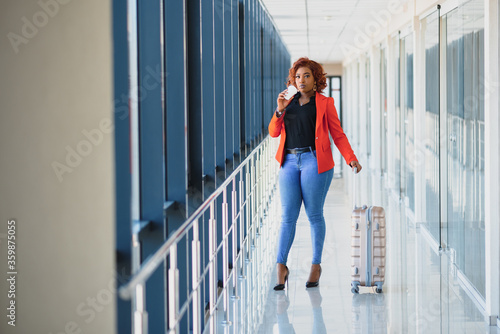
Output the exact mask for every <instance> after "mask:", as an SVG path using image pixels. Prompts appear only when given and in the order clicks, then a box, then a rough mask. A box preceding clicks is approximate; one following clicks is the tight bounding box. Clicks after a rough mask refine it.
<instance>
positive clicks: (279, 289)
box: [274, 266, 290, 291]
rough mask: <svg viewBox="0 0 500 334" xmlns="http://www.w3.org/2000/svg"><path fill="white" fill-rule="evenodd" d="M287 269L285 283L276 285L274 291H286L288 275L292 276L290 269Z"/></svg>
mask: <svg viewBox="0 0 500 334" xmlns="http://www.w3.org/2000/svg"><path fill="white" fill-rule="evenodd" d="M285 268H286V275H285V281H284V282H283V284H276V285H275V286H274V291H281V290H284V289H285V284H287V281H288V275H289V274H290V270H288V267H287V266H285Z"/></svg>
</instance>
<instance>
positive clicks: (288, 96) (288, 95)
mask: <svg viewBox="0 0 500 334" xmlns="http://www.w3.org/2000/svg"><path fill="white" fill-rule="evenodd" d="M295 94H297V88H295V86H293V85H290V86H288V89H287V90H286V94H285V99H287V100H290V99H291V98H292V97H293V96H294V95H295Z"/></svg>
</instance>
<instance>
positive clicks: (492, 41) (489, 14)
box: [484, 0, 500, 325]
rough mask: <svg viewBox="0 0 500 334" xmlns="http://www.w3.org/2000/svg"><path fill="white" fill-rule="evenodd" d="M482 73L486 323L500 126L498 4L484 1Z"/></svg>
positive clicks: (492, 304) (492, 291) (499, 278)
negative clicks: (483, 83) (483, 93)
mask: <svg viewBox="0 0 500 334" xmlns="http://www.w3.org/2000/svg"><path fill="white" fill-rule="evenodd" d="M484 13H485V29H484V32H485V35H484V42H485V43H484V45H485V50H484V51H485V52H484V74H485V78H484V80H485V105H484V107H485V143H484V146H485V170H484V173H485V194H484V197H485V236H486V238H485V239H486V240H485V241H486V259H485V264H486V313H487V314H488V315H489V316H490V324H491V325H495V324H496V323H497V317H498V315H499V313H500V312H499V311H500V310H499V308H500V291H499V285H500V273H499V270H500V268H499V266H500V248H499V240H500V229H499V217H500V206H499V205H498V203H499V202H500V196H499V191H500V190H499V189H500V182H499V176H498V166H499V163H500V159H499V157H500V150H499V145H498V143H499V142H500V140H499V139H500V137H499V133H500V126H499V116H498V111H499V99H498V93H499V90H498V84H499V79H500V78H499V73H498V57H499V52H498V47H499V41H498V37H499V36H498V29H499V23H498V20H499V17H498V2H497V0H485V7H484Z"/></svg>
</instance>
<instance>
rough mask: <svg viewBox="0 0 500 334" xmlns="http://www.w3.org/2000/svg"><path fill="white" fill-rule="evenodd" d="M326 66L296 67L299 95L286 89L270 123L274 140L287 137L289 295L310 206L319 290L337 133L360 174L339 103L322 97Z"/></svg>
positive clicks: (283, 154)
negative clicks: (292, 258) (301, 223)
mask: <svg viewBox="0 0 500 334" xmlns="http://www.w3.org/2000/svg"><path fill="white" fill-rule="evenodd" d="M325 74H326V73H324V71H323V67H322V66H321V65H320V64H318V63H317V62H315V61H312V60H309V59H308V58H300V59H298V60H297V61H296V62H295V63H294V64H293V66H292V68H290V71H289V76H288V82H287V86H290V85H294V86H295V87H296V88H297V89H298V92H297V93H296V94H295V95H294V97H293V98H291V99H290V100H288V101H287V100H286V99H285V93H286V90H284V91H283V92H281V93H280V94H279V96H278V100H277V102H278V107H277V108H276V110H275V113H274V115H273V118H272V119H271V122H270V124H269V134H270V135H271V137H278V136H281V139H280V145H279V148H278V152H277V154H276V160H278V162H279V163H280V166H281V170H280V173H279V184H280V194H281V203H282V217H281V228H280V234H279V241H278V257H277V271H278V284H277V285H276V286H275V287H274V290H283V289H284V288H285V283H286V281H287V279H288V275H289V270H288V267H287V266H286V262H287V258H288V252H289V251H290V247H291V246H292V242H293V239H294V237H295V226H296V223H297V218H298V217H299V212H300V207H301V205H302V202H304V207H305V209H306V213H307V217H308V218H309V223H310V225H311V238H312V245H313V258H312V265H311V272H310V274H309V279H308V280H307V282H306V287H308V288H310V287H316V286H318V285H319V278H320V275H321V266H320V263H321V254H322V252H323V244H324V241H325V219H324V217H323V205H324V203H325V198H326V193H327V191H328V188H329V187H330V183H331V182H332V178H333V166H334V162H333V156H332V150H331V148H330V139H329V136H328V133H330V134H331V136H332V138H333V141H334V142H335V145H336V146H337V147H338V149H339V150H340V152H341V153H342V156H343V157H344V159H345V160H346V162H347V163H348V164H349V165H350V166H351V167H352V168H353V169H354V168H357V170H358V172H359V171H360V170H361V165H360V164H359V163H358V161H357V158H356V156H355V155H354V152H353V151H352V149H351V145H350V144H349V141H348V140H347V137H346V135H345V134H344V131H343V130H342V128H341V126H340V121H339V118H338V115H337V110H336V109H335V105H334V102H333V98H331V97H326V96H324V95H322V94H321V92H322V91H323V89H325V88H326V77H325Z"/></svg>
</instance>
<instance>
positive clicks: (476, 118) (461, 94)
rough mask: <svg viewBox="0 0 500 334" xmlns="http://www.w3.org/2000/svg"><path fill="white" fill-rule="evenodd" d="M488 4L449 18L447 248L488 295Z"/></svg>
mask: <svg viewBox="0 0 500 334" xmlns="http://www.w3.org/2000/svg"><path fill="white" fill-rule="evenodd" d="M483 80H484V2H483V1H480V0H473V1H470V2H467V3H466V4H464V5H463V6H462V7H459V8H457V9H455V10H453V11H452V12H450V13H448V14H447V15H446V104H447V105H446V110H447V119H446V122H447V131H448V136H449V138H448V141H447V143H448V150H447V152H448V154H447V155H448V157H447V164H448V170H447V173H448V175H447V177H448V189H447V211H448V242H449V246H450V247H451V248H453V249H454V250H455V252H456V265H457V267H458V268H459V269H460V270H461V271H462V272H463V273H464V274H465V276H466V277H467V278H468V279H469V281H470V282H471V283H472V284H473V285H474V287H475V288H476V289H477V291H478V292H479V293H480V294H481V295H482V296H484V295H485V235H484V82H483Z"/></svg>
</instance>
